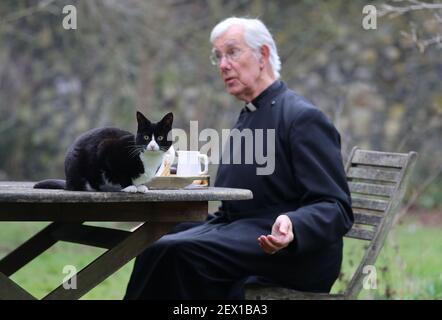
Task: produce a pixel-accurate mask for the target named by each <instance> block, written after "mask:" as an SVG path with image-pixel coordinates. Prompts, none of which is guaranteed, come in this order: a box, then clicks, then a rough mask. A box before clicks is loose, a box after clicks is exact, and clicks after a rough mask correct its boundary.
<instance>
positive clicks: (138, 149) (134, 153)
mask: <svg viewBox="0 0 442 320" xmlns="http://www.w3.org/2000/svg"><path fill="white" fill-rule="evenodd" d="M127 147H128V148H131V149H132V150H129V157H131V158H134V157H136V156H138V155H139V154H140V153H142V152H143V149H144V145H137V144H135V145H133V146H127Z"/></svg>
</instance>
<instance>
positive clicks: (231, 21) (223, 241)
mask: <svg viewBox="0 0 442 320" xmlns="http://www.w3.org/2000/svg"><path fill="white" fill-rule="evenodd" d="M210 40H211V42H212V44H213V55H212V63H213V64H214V65H216V66H217V67H218V70H219V73H220V75H221V78H222V80H223V81H224V84H225V87H226V89H227V91H228V92H229V93H230V94H231V95H233V96H235V97H236V98H238V99H239V100H242V101H244V102H245V104H246V105H245V107H244V108H243V109H242V111H241V113H240V115H239V118H238V121H237V123H236V124H235V126H234V128H236V129H238V130H239V131H243V130H246V129H247V130H252V131H254V130H257V129H260V130H264V131H266V130H274V132H275V133H276V134H275V141H274V149H273V148H272V150H275V154H274V155H273V157H274V161H275V164H274V170H273V171H272V172H271V173H269V174H265V175H259V174H257V173H256V168H257V167H259V164H257V163H256V162H255V161H254V162H253V163H252V164H239V165H238V164H233V161H232V159H231V158H232V157H233V153H231V154H228V155H227V156H228V157H230V159H223V161H222V164H220V166H219V168H218V173H217V177H216V181H215V186H219V187H233V188H245V189H250V190H252V192H253V195H254V198H253V200H247V201H224V202H223V203H222V205H221V207H220V208H219V210H218V212H216V213H215V214H214V215H213V216H212V215H211V216H210V217H211V218H210V219H208V220H207V221H206V222H204V223H200V224H197V225H192V226H190V225H182V226H179V227H178V228H176V229H175V230H174V231H173V232H172V233H170V234H168V235H165V236H164V237H162V238H161V239H159V240H158V241H157V242H155V243H154V244H153V245H152V246H151V247H150V248H148V249H147V250H146V251H145V252H144V253H143V254H142V255H140V256H139V257H138V258H137V260H136V263H135V266H134V271H133V274H132V276H131V279H130V282H129V285H128V289H127V293H126V297H125V298H126V299H224V298H227V299H241V298H244V287H245V285H246V284H249V283H258V284H262V285H277V286H284V287H288V288H293V289H297V290H302V291H312V292H328V291H329V290H330V289H331V287H332V285H333V283H334V281H335V280H336V278H337V277H338V275H339V271H340V267H341V260H342V237H343V235H344V234H345V233H346V232H347V231H348V230H349V229H350V228H351V225H352V223H353V213H352V211H351V202H350V201H351V200H350V194H349V190H348V186H347V183H346V178H345V172H344V168H343V164H342V159H341V154H340V136H339V133H338V132H337V130H336V129H335V128H334V126H333V124H332V123H331V122H330V121H329V120H328V118H327V117H326V116H325V115H324V114H323V113H322V112H321V111H320V110H318V109H317V108H316V107H315V106H313V105H312V104H311V103H309V102H308V101H306V100H305V99H304V98H302V97H300V96H298V95H296V94H295V93H294V92H293V91H291V90H289V89H288V88H287V87H286V85H285V84H284V83H283V82H282V81H280V80H278V78H279V70H280V65H281V63H280V59H279V57H278V53H277V50H276V46H275V43H274V40H273V38H272V36H271V34H270V33H269V31H268V30H267V28H266V27H265V26H264V24H263V23H262V22H261V21H259V20H257V19H245V18H228V19H226V20H224V21H222V22H220V23H219V24H218V25H217V26H215V28H214V29H213V30H212V34H211V37H210ZM267 147H268V146H266V145H264V148H265V149H266V150H270V148H267ZM239 150H244V148H243V146H240V148H239ZM266 150H264V152H265V151H266ZM224 156H226V155H225V154H224V155H223V157H224ZM226 160H227V161H226Z"/></svg>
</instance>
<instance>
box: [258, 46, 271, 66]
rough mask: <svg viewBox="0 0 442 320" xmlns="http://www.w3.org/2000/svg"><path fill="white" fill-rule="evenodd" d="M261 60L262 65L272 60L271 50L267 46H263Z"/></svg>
mask: <svg viewBox="0 0 442 320" xmlns="http://www.w3.org/2000/svg"><path fill="white" fill-rule="evenodd" d="M260 53H261V58H260V60H259V62H260V63H263V64H264V63H265V62H267V61H269V58H270V49H269V47H268V46H267V45H266V44H263V45H262V46H261V49H260Z"/></svg>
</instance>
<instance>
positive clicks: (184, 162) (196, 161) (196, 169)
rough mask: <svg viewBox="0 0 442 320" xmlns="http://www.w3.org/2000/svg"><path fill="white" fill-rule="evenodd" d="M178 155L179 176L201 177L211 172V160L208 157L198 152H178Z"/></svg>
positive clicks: (177, 172)
mask: <svg viewBox="0 0 442 320" xmlns="http://www.w3.org/2000/svg"><path fill="white" fill-rule="evenodd" d="M177 154H178V164H177V169H176V175H177V176H181V177H191V176H200V175H205V174H207V173H208V172H209V158H208V157H207V155H205V154H202V153H199V152H198V151H177ZM201 160H203V161H204V170H201Z"/></svg>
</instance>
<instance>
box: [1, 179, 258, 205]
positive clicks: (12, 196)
mask: <svg viewBox="0 0 442 320" xmlns="http://www.w3.org/2000/svg"><path fill="white" fill-rule="evenodd" d="M34 184H35V182H19V181H0V203H36V202H38V203H42V202H43V203H90V202H99V203H113V202H120V203H121V202H163V201H220V200H249V199H252V198H253V194H252V192H251V191H250V190H246V189H235V188H217V187H200V188H185V189H180V190H149V191H148V192H147V193H144V194H143V193H127V192H90V191H66V190H49V189H33V185H34Z"/></svg>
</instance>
